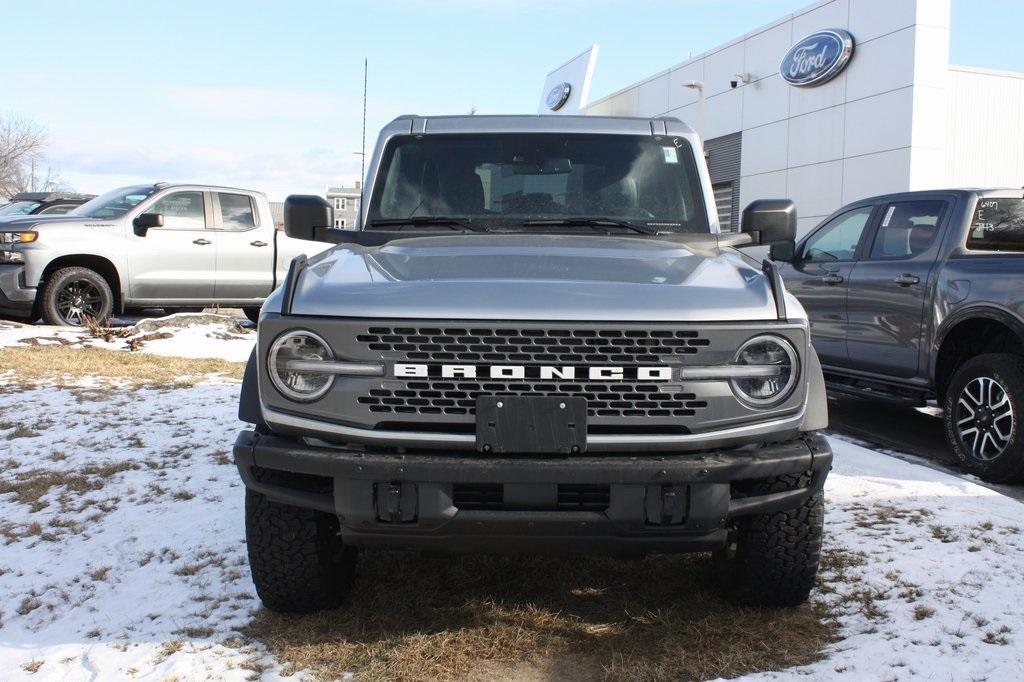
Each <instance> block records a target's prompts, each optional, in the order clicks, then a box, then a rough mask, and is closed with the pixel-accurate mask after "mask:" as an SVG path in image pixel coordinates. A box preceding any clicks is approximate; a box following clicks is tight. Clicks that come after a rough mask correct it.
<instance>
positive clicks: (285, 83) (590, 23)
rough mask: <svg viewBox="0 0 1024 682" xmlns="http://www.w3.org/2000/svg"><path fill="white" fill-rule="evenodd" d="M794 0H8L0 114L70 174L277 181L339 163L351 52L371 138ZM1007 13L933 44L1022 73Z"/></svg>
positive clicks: (955, 55) (348, 152)
mask: <svg viewBox="0 0 1024 682" xmlns="http://www.w3.org/2000/svg"><path fill="white" fill-rule="evenodd" d="M878 1H879V6H880V8H884V6H885V5H886V4H887V2H901V1H903V0H878ZM922 1H931V0H922ZM15 4H16V6H13V7H12V5H15ZM808 4H810V2H809V0H674V1H668V0H619V1H618V2H612V1H610V0H609V1H606V0H562V1H557V0H509V1H506V2H494V1H487V0H389V1H388V2H377V3H374V2H358V3H357V2H328V1H319V2H313V1H306V0H292V2H289V3H281V2H275V3H270V2H260V1H258V0H256V1H252V2H242V1H240V0H232V1H223V2H218V1H216V0H204V1H199V2H196V1H192V0H176V1H175V2H173V3H157V2H113V1H99V0H94V1H92V2H50V3H46V5H47V8H46V11H45V18H44V17H42V16H41V15H40V13H39V9H38V5H36V4H34V3H30V2H27V1H25V0H12V2H10V3H6V5H7V6H6V7H5V8H4V12H3V15H2V17H0V40H2V44H3V46H4V53H5V55H6V57H7V59H8V64H9V66H8V68H7V69H5V71H4V72H3V73H2V74H0V84H2V86H3V87H2V91H0V92H2V95H0V112H6V113H16V114H18V115H21V116H24V117H27V118H30V119H32V120H34V121H35V122H37V123H38V124H40V125H41V126H43V127H44V128H45V129H46V130H47V131H48V134H49V138H50V153H49V155H50V159H49V162H50V163H51V164H52V165H53V166H54V168H55V169H56V170H57V171H58V172H59V173H60V175H61V176H62V177H63V178H64V179H65V180H66V181H68V182H69V184H70V185H71V186H73V187H74V188H75V189H78V190H80V191H91V192H100V191H104V190H106V189H109V188H111V187H113V186H117V185H123V184H128V183H133V182H149V181H155V180H169V181H203V182H217V183H228V184H233V185H238V186H245V187H252V188H254V189H261V190H263V191H266V192H267V193H268V194H270V195H271V198H282V197H283V196H284V195H286V194H289V193H292V192H322V191H323V188H324V186H325V185H326V184H328V183H331V184H338V183H341V182H351V181H352V180H354V179H356V177H357V176H358V172H359V156H357V155H356V154H353V152H355V151H358V150H359V149H360V134H361V130H360V126H361V115H362V60H363V57H367V58H368V59H369V62H370V88H369V112H368V132H367V138H368V139H367V145H368V147H372V143H373V139H374V137H375V135H376V131H377V130H378V129H379V128H380V127H381V126H382V125H383V124H384V123H386V122H387V121H388V120H390V119H391V118H393V117H394V116H396V115H398V114H402V113H424V114H427V113H433V114H442V113H456V114H457V113H466V112H468V111H469V110H470V109H471V108H475V109H476V110H477V112H478V113H481V114H488V113H535V111H536V106H537V101H538V99H539V97H540V90H541V88H542V85H543V82H544V77H545V75H546V74H547V72H548V71H550V70H551V69H552V68H554V67H555V66H557V65H559V64H561V63H562V62H563V61H565V60H566V59H568V58H570V57H572V56H573V55H575V54H577V53H579V52H580V51H582V50H583V49H586V48H587V47H588V46H589V45H590V44H591V43H598V44H600V46H601V53H600V58H599V59H598V63H597V69H596V72H595V76H594V83H593V87H592V99H593V98H596V97H600V96H602V95H604V94H608V93H610V92H612V91H614V90H616V89H618V88H620V87H622V86H624V85H628V84H629V83H632V82H634V81H636V80H639V79H640V78H643V77H645V76H648V75H650V74H652V73H654V72H656V71H659V70H661V69H664V68H666V67H668V66H671V65H673V64H676V63H678V62H680V61H683V60H684V59H685V58H686V56H687V53H689V52H692V53H693V54H698V53H700V52H703V51H704V50H706V49H708V48H711V47H714V46H715V45H718V44H719V43H722V42H725V41H726V40H729V39H731V38H733V37H735V36H737V35H740V34H742V33H744V32H746V31H749V30H751V29H754V28H757V27H759V26H761V25H763V24H766V23H769V22H771V21H773V20H775V19H777V18H778V17H780V16H782V15H783V14H786V13H788V12H791V11H793V10H795V9H799V8H801V7H804V6H806V5H808ZM1021 25H1024V3H1021V2H1019V1H1018V0H953V30H952V37H951V61H952V62H953V63H958V64H967V65H973V66H984V67H988V68H997V69H1008V70H1015V71H1024V47H1022V46H1021V43H1020V39H1019V37H1018V34H1019V30H1020V26H1021ZM979 38H983V39H979Z"/></svg>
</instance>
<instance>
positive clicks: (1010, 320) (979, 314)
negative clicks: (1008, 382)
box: [928, 305, 1024, 382]
mask: <svg viewBox="0 0 1024 682" xmlns="http://www.w3.org/2000/svg"><path fill="white" fill-rule="evenodd" d="M976 319H983V320H992V321H994V322H999V323H1001V324H1003V325H1005V326H1006V327H1008V328H1009V329H1010V330H1011V331H1013V333H1014V334H1016V335H1017V338H1019V339H1020V340H1021V342H1022V343H1024V322H1022V321H1021V320H1020V318H1018V317H1017V316H1016V315H1014V314H1013V313H1011V312H1009V311H1007V310H1004V309H1002V308H998V307H996V306H992V305H972V306H968V307H966V308H961V309H959V310H957V311H956V312H954V313H953V314H952V315H950V316H948V317H947V318H946V319H944V320H943V321H942V324H940V325H939V328H938V329H937V330H936V331H935V338H934V341H933V342H932V346H931V348H930V353H929V354H930V355H931V357H930V358H929V359H928V376H929V377H931V379H932V381H933V382H934V380H935V372H936V370H937V369H938V362H939V351H940V350H941V349H942V344H943V343H945V341H946V337H947V336H949V333H950V332H951V331H953V329H955V328H956V327H957V325H959V324H961V323H962V322H967V321H969V320H976Z"/></svg>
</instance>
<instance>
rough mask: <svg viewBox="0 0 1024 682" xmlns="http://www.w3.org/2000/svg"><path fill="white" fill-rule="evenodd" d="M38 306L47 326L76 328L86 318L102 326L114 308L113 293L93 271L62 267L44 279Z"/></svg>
mask: <svg viewBox="0 0 1024 682" xmlns="http://www.w3.org/2000/svg"><path fill="white" fill-rule="evenodd" d="M40 304H41V305H40V309H41V312H42V315H43V320H45V321H46V323H47V324H57V325H70V326H73V327H80V326H82V325H84V324H85V322H86V320H87V319H93V320H96V321H97V322H99V323H101V324H106V321H107V320H108V319H109V318H110V314H111V313H112V312H113V309H114V294H113V292H111V291H110V285H109V284H107V280H105V279H103V276H102V275H100V274H99V273H98V272H96V271H95V270H90V269H89V268H79V267H73V268H62V269H60V270H57V271H56V272H54V273H53V274H52V275H50V277H49V278H48V279H47V280H46V285H45V286H44V287H43V293H42V300H41V301H40Z"/></svg>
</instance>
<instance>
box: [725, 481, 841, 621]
mask: <svg viewBox="0 0 1024 682" xmlns="http://www.w3.org/2000/svg"><path fill="white" fill-rule="evenodd" d="M808 479H809V476H808V475H807V474H802V475H790V476H779V477H777V478H774V479H770V480H768V481H765V482H763V483H761V484H759V485H758V486H757V487H756V488H755V490H753V491H751V494H755V495H763V494H767V493H773V492H782V491H784V490H792V489H793V488H796V487H803V486H806V485H807V483H808V482H809V481H808ZM824 517H825V502H824V496H823V494H822V493H821V492H818V493H815V494H814V495H813V496H811V497H810V498H809V499H808V500H807V501H806V502H804V503H803V504H802V505H800V506H799V507H797V508H796V509H791V510H789V511H782V512H774V513H771V514H757V515H753V516H744V517H741V518H740V519H739V520H738V522H737V524H736V528H735V529H734V532H733V533H732V535H731V537H730V544H729V546H728V547H727V548H726V549H724V550H720V551H718V552H716V553H715V557H714V558H715V564H716V569H717V574H718V579H719V581H720V583H721V585H722V588H723V589H724V591H725V592H726V594H727V595H728V596H729V598H730V599H732V600H733V601H735V602H737V603H740V604H743V605H745V606H797V605H799V604H802V603H804V602H805V601H807V597H808V596H809V595H810V593H811V589H813V588H814V581H815V578H816V576H817V574H818V563H819V561H820V559H821V537H822V525H823V521H824Z"/></svg>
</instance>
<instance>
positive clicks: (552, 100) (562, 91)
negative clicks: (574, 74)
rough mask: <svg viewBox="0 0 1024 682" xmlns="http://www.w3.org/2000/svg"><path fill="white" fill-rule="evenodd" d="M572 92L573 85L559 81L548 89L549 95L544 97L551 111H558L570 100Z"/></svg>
mask: <svg viewBox="0 0 1024 682" xmlns="http://www.w3.org/2000/svg"><path fill="white" fill-rule="evenodd" d="M570 93H572V86H571V85H570V84H569V83H559V84H558V85H556V86H555V87H553V88H551V89H550V90H548V96H547V97H546V98H545V99H544V103H545V104H547V105H548V109H550V110H551V111H558V110H559V109H561V108H562V107H564V106H565V103H566V102H568V101H569V95H570Z"/></svg>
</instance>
